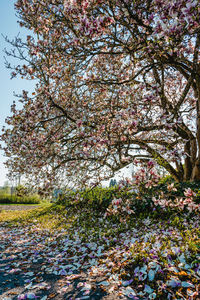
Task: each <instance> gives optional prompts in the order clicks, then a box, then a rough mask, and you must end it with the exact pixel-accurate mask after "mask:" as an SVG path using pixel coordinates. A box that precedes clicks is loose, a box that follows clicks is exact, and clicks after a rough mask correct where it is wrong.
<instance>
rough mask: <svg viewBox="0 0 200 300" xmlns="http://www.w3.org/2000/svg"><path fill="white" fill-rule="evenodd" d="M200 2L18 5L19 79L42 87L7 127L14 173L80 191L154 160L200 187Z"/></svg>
mask: <svg viewBox="0 0 200 300" xmlns="http://www.w3.org/2000/svg"><path fill="white" fill-rule="evenodd" d="M198 4H199V1H198V0H187V1H186V0H142V1H141V0H134V1H133V0H110V1H109V0H108V1H105V0H90V1H89V0H84V1H79V0H43V1H37V0H18V1H17V2H16V4H15V8H16V12H17V15H18V17H19V24H20V25H21V26H24V27H26V28H27V29H29V30H31V31H32V33H33V34H31V35H28V36H27V40H26V41H22V40H21V39H20V38H19V37H16V39H15V40H13V41H10V43H11V44H12V45H13V50H12V51H11V52H7V54H8V55H11V56H14V57H16V58H18V59H20V61H21V64H20V65H17V66H10V65H9V64H8V67H9V68H13V70H12V77H15V76H17V75H20V76H21V77H23V78H26V79H31V80H33V79H37V84H36V88H35V92H34V93H33V95H29V94H28V93H27V92H26V91H23V94H22V96H21V99H20V101H21V102H22V104H23V107H22V108H21V109H17V108H16V106H15V104H13V106H12V116H11V117H8V118H7V123H8V125H10V126H9V128H7V129H5V130H4V132H3V134H2V136H1V139H2V140H3V141H4V142H5V144H6V146H5V147H4V150H5V153H6V155H7V156H8V157H9V158H8V161H7V165H8V167H9V169H10V171H11V173H12V174H13V172H16V173H17V172H19V173H22V174H29V175H31V176H32V177H31V178H32V179H33V178H34V177H35V178H36V179H37V180H39V178H43V179H44V181H45V182H46V183H48V184H50V183H53V182H56V180H57V179H61V178H63V179H64V180H65V178H66V177H67V176H70V178H71V179H72V178H76V183H77V184H78V183H79V182H80V183H85V182H87V181H88V180H91V179H92V180H93V181H97V180H100V179H104V178H109V177H112V176H113V175H114V173H115V172H116V171H118V170H120V169H121V168H123V167H125V166H127V165H129V164H131V163H134V160H135V159H137V160H138V161H140V160H141V161H144V159H146V160H154V161H156V163H157V164H158V165H160V166H162V167H163V168H165V169H166V170H167V171H168V172H169V173H170V174H171V175H172V176H173V177H174V178H175V180H177V181H183V180H199V179H200V59H199V49H200V25H199V24H200V5H198Z"/></svg>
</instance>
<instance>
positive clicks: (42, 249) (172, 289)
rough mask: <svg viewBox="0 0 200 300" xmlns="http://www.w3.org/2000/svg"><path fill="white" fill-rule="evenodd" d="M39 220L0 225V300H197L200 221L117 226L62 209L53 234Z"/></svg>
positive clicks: (149, 221) (146, 221)
mask: <svg viewBox="0 0 200 300" xmlns="http://www.w3.org/2000/svg"><path fill="white" fill-rule="evenodd" d="M16 213H17V212H16ZM18 213H19V212H18ZM50 214H51V215H50ZM40 215H42V218H43V219H41V217H40V218H37V216H34V218H32V219H31V217H30V220H29V222H24V221H23V218H22V219H21V221H20V223H19V222H17V223H16V221H15V223H12V222H2V223H1V227H0V237H1V243H0V283H1V284H0V299H1V300H3V299H4V300H6V299H7V300H8V299H42V300H44V299H200V294H199V290H200V230H199V223H200V218H199V216H193V218H192V217H191V216H190V218H188V216H184V217H182V218H178V217H175V218H173V219H171V220H166V221H162V220H157V221H155V219H151V218H143V219H141V218H138V219H137V218H136V217H135V218H134V219H133V220H132V221H131V222H127V223H126V224H120V223H119V222H117V221H116V220H115V221H114V220H113V219H105V218H104V217H102V216H100V215H99V216H95V215H94V214H92V213H91V214H89V213H88V212H86V211H85V212H84V211H83V210H82V211H79V212H76V216H73V218H72V212H71V211H69V210H68V209H66V208H64V207H63V208H62V209H60V212H58V211H56V212H55V211H53V210H51V213H49V214H48V222H50V223H51V220H54V221H55V220H57V225H58V224H59V227H58V226H55V228H54V229H53V230H52V228H50V226H49V223H48V222H47V223H46V225H48V226H46V227H45V223H44V219H45V220H47V218H46V216H45V217H44V215H45V214H40ZM51 218H52V219H51ZM42 220H43V221H42ZM52 223H53V221H52ZM13 224H14V226H13ZM60 224H63V226H60Z"/></svg>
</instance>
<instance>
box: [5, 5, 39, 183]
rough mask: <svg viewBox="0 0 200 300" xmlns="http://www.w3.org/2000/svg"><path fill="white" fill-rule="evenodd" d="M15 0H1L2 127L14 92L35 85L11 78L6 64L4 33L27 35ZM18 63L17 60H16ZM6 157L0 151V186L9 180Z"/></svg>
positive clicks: (8, 112)
mask: <svg viewBox="0 0 200 300" xmlns="http://www.w3.org/2000/svg"><path fill="white" fill-rule="evenodd" d="M14 3H15V1H13V0H0V82H1V95H0V129H2V126H3V125H4V124H5V118H6V117H7V116H8V115H10V106H11V104H12V102H13V101H14V100H16V98H15V97H14V95H13V92H16V93H19V94H20V92H21V91H22V90H23V89H24V90H31V89H32V87H33V83H32V82H28V81H26V80H22V79H12V80H10V70H8V69H6V67H5V66H4V56H5V54H4V52H3V50H4V49H5V48H8V49H9V45H8V44H7V43H6V42H5V40H4V38H3V37H2V34H3V35H4V36H8V37H9V38H10V39H12V38H14V37H15V36H16V35H17V34H18V33H20V35H21V36H22V37H23V36H25V35H26V32H25V30H23V29H22V28H20V26H19V25H18V24H17V17H16V16H15V10H14ZM16 64H17V61H16ZM3 161H5V157H4V156H3V153H2V152H0V186H2V185H3V184H4V182H5V181H6V180H7V178H6V169H5V167H4V165H3Z"/></svg>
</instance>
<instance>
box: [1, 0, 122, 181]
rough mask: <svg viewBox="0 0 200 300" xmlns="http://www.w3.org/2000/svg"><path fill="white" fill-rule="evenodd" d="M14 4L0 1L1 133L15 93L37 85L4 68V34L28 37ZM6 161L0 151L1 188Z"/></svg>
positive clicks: (11, 1)
mask: <svg viewBox="0 0 200 300" xmlns="http://www.w3.org/2000/svg"><path fill="white" fill-rule="evenodd" d="M14 3H15V0H0V82H1V94H0V131H1V129H2V126H3V125H5V118H6V117H7V116H9V115H11V112H10V106H11V104H12V103H13V101H14V100H17V99H16V98H15V97H14V95H13V92H15V93H17V94H20V92H21V91H22V90H23V89H24V90H28V91H31V90H32V89H33V87H34V85H35V82H30V81H26V80H23V79H20V78H19V79H16V78H15V79H12V80H10V70H8V69H6V67H5V66H4V56H5V54H4V52H3V50H4V49H5V48H7V49H9V44H7V43H6V42H5V40H4V38H3V37H2V34H3V35H4V36H8V37H9V38H10V39H12V38H14V37H15V36H16V35H17V34H18V33H20V36H22V37H25V36H26V31H25V30H24V29H22V28H21V27H20V26H19V25H18V23H17V17H16V16H15V10H14ZM29 34H30V33H29ZM8 59H9V58H8ZM16 64H17V61H16ZM5 160H6V158H5V157H4V156H3V152H2V151H0V186H2V185H3V184H4V182H5V181H6V180H8V179H7V178H6V173H7V170H6V169H5V166H4V164H3V162H4V161H5ZM126 173H127V172H125V174H126ZM117 177H118V176H117Z"/></svg>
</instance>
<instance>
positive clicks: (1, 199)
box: [0, 194, 41, 204]
mask: <svg viewBox="0 0 200 300" xmlns="http://www.w3.org/2000/svg"><path fill="white" fill-rule="evenodd" d="M40 202H41V199H40V197H39V196H38V195H37V194H33V195H26V196H23V197H20V196H17V195H9V194H2V195H0V204H15V203H16V204H39V203H40Z"/></svg>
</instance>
